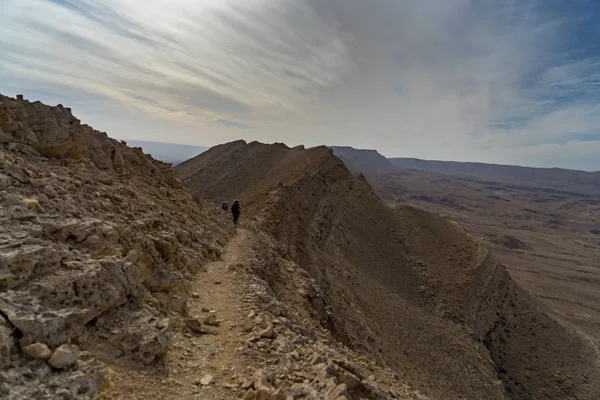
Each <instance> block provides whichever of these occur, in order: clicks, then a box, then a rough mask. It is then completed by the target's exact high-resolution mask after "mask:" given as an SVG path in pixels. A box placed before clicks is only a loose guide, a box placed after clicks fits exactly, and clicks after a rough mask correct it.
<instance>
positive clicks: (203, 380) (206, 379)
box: [200, 374, 213, 386]
mask: <svg viewBox="0 0 600 400" xmlns="http://www.w3.org/2000/svg"><path fill="white" fill-rule="evenodd" d="M212 381H213V376H212V375H211V374H206V375H204V376H203V377H202V378H201V379H200V384H201V385H202V386H208V385H210V384H211V382H212Z"/></svg>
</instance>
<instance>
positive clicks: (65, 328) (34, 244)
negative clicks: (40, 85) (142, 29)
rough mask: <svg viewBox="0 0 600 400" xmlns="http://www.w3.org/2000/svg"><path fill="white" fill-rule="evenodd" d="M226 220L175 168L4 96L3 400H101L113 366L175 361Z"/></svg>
mask: <svg viewBox="0 0 600 400" xmlns="http://www.w3.org/2000/svg"><path fill="white" fill-rule="evenodd" d="M223 222H224V221H222V219H220V218H218V217H216V216H214V215H213V214H212V212H210V211H208V210H206V209H203V208H202V207H201V205H200V204H199V202H198V201H197V200H196V199H195V198H193V196H192V195H191V193H190V192H189V191H187V190H185V189H183V188H182V187H181V183H180V181H179V180H178V179H177V178H176V176H175V175H174V173H173V171H172V170H171V168H170V166H169V165H168V164H164V163H161V162H158V161H156V160H153V159H152V158H151V157H149V156H147V155H145V154H144V153H143V152H142V151H141V150H140V149H136V148H130V147H128V146H126V144H125V143H123V142H118V141H116V140H113V139H110V138H108V137H107V135H106V134H105V133H101V132H98V131H95V130H93V129H92V128H90V127H89V126H87V125H81V124H80V122H79V120H77V119H76V118H75V117H73V115H72V114H71V113H70V110H69V109H67V108H64V107H62V106H58V107H49V106H45V105H43V104H41V103H39V102H35V103H30V102H28V101H26V100H22V99H12V98H8V97H4V96H0V226H2V229H1V232H0V397H2V398H10V399H20V398H23V399H30V398H56V396H72V397H61V398H78V399H79V398H90V399H92V398H96V383H97V381H98V379H99V378H100V376H101V375H102V371H103V369H104V368H103V362H104V363H108V364H119V365H132V366H136V365H137V366H144V365H149V364H152V363H155V362H156V361H157V360H159V359H161V358H162V357H163V356H164V354H165V353H166V351H167V349H168V347H169V344H170V340H171V328H172V320H171V318H170V316H171V314H172V313H179V314H185V312H186V302H187V294H186V293H187V282H188V281H189V279H190V277H191V276H192V274H193V273H195V272H196V271H198V270H199V269H200V268H201V267H202V265H203V264H204V263H205V260H207V259H215V258H217V257H218V256H219V254H220V245H219V243H223V242H224V240H225V239H226V238H227V236H228V230H227V229H226V228H225V227H224V225H223ZM48 359H49V360H48Z"/></svg>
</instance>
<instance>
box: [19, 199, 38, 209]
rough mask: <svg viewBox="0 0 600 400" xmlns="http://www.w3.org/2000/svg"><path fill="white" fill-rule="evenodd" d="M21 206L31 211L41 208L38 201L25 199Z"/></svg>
mask: <svg viewBox="0 0 600 400" xmlns="http://www.w3.org/2000/svg"><path fill="white" fill-rule="evenodd" d="M21 205H22V206H23V207H25V208H27V209H29V210H34V209H36V208H39V207H40V202H39V201H38V200H37V199H23V200H21Z"/></svg>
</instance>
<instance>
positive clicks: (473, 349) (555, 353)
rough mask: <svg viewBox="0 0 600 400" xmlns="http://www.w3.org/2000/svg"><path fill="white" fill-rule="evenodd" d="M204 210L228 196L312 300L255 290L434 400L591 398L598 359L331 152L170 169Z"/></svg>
mask: <svg viewBox="0 0 600 400" xmlns="http://www.w3.org/2000/svg"><path fill="white" fill-rule="evenodd" d="M178 171H179V172H180V173H181V175H182V177H183V180H184V183H186V184H187V185H188V186H190V187H191V188H192V190H194V191H195V193H196V194H199V195H202V196H206V197H208V198H211V199H213V200H215V201H221V200H223V199H225V198H232V197H238V198H239V199H240V200H241V202H242V207H243V210H244V211H243V214H242V221H248V220H249V219H253V221H255V223H257V224H258V225H259V227H260V229H261V230H262V231H263V232H266V233H267V234H268V235H270V236H272V237H273V238H274V239H275V240H276V243H277V253H278V255H279V256H280V257H283V258H285V259H286V260H288V261H290V262H293V263H296V264H298V265H299V266H301V267H302V268H303V270H304V271H306V273H307V274H308V276H309V277H310V278H311V279H312V280H313V281H314V283H315V287H316V288H317V289H318V291H317V293H316V294H315V293H311V292H302V293H296V294H294V289H293V287H290V285H293V283H294V282H293V280H291V282H290V279H289V273H290V272H289V271H286V270H285V269H278V268H277V267H276V266H273V268H271V269H270V270H268V271H263V272H262V273H263V274H264V277H265V279H266V280H267V281H268V282H269V283H270V285H271V287H273V288H274V290H275V291H276V292H277V293H278V295H279V297H280V298H281V299H283V300H284V301H287V302H288V303H296V304H306V305H307V306H309V308H310V310H311V312H312V316H313V317H314V318H318V319H319V320H320V322H321V325H322V326H324V327H326V328H328V329H329V330H330V331H331V332H333V334H334V336H335V337H336V338H337V339H338V340H341V341H342V342H344V343H345V344H346V345H347V346H349V347H351V348H353V349H357V350H359V351H361V352H363V353H364V354H367V355H369V356H370V357H374V358H376V359H377V360H378V361H379V362H380V363H381V364H382V365H388V366H390V367H391V368H392V369H394V370H395V371H396V372H397V373H398V374H399V375H400V377H401V379H404V380H406V381H407V382H410V383H411V384H414V385H415V386H417V387H418V388H420V389H422V390H424V391H425V392H426V393H427V394H430V395H431V396H432V397H434V398H444V399H451V398H452V399H454V398H486V399H493V398H498V399H501V398H506V397H510V398H515V399H533V398H549V399H567V398H568V399H594V398H596V397H597V396H598V392H596V391H595V390H596V388H593V387H592V386H591V383H593V381H594V378H595V375H594V373H596V372H597V370H596V366H595V364H594V362H595V359H596V355H595V352H594V349H593V347H592V346H591V345H590V343H589V342H588V341H586V340H585V338H582V337H580V336H579V335H578V334H577V333H576V332H571V331H569V330H568V329H567V328H565V327H563V326H562V325H561V324H560V323H559V322H558V321H556V320H554V319H553V318H551V317H549V316H548V315H547V314H546V313H545V312H544V311H543V308H542V307H540V306H539V305H538V304H537V303H536V302H535V301H534V300H532V299H531V298H530V297H529V296H528V295H527V294H526V293H525V292H524V291H522V290H521V289H520V288H519V287H518V286H517V285H516V284H515V283H514V282H513V281H512V279H511V278H510V276H509V275H508V273H507V272H506V270H505V268H504V267H503V266H502V265H500V264H498V263H497V262H496V261H495V260H494V258H493V257H492V256H491V254H489V253H488V252H487V251H486V249H485V248H483V247H481V246H480V245H478V244H477V243H476V242H475V241H474V240H473V239H472V238H471V237H470V235H469V234H468V233H467V232H466V231H465V230H464V229H462V227H460V225H458V224H457V223H456V221H452V220H443V219H441V218H439V217H437V216H435V215H433V214H428V213H426V212H423V211H419V210H416V209H410V208H403V207H400V208H399V209H392V208H390V207H388V206H387V205H385V204H384V203H383V202H382V201H381V200H380V199H379V198H378V197H377V196H376V195H375V194H374V193H373V191H372V189H371V187H370V186H369V185H368V184H367V183H366V181H365V179H364V177H362V176H353V175H352V174H351V173H350V172H349V171H348V170H347V168H346V167H345V166H344V164H343V163H342V162H341V161H340V160H339V159H338V158H336V157H335V156H333V154H332V152H331V150H329V149H327V148H325V147H318V148H313V149H308V150H305V149H303V148H294V149H289V148H287V147H286V146H284V145H281V144H275V145H264V144H260V143H256V142H254V143H250V144H245V143H244V142H234V143H231V144H227V145H221V146H218V147H216V148H214V149H211V150H209V151H208V152H206V153H203V154H201V155H200V156H198V157H195V158H194V159H192V160H189V161H187V162H185V163H183V164H182V165H181V166H180V167H178Z"/></svg>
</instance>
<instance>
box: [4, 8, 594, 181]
mask: <svg viewBox="0 0 600 400" xmlns="http://www.w3.org/2000/svg"><path fill="white" fill-rule="evenodd" d="M599 89H600V2H599V1H597V0H564V1H558V0H403V1H402V0H369V1H365V0H327V1H325V0H170V1H163V0H0V93H2V94H4V95H9V96H14V95H16V94H17V93H19V94H21V93H22V94H24V95H25V97H26V98H27V99H30V100H41V101H42V102H44V103H47V104H53V105H54V104H59V103H60V104H64V105H65V106H70V107H72V109H73V112H74V114H75V115H76V116H77V117H78V118H79V119H81V120H82V121H83V122H84V123H87V124H89V125H91V126H93V127H94V128H96V129H98V130H101V131H106V132H107V133H108V134H109V135H110V136H112V137H115V138H123V139H139V140H150V141H162V142H172V143H181V144H192V145H200V146H204V145H208V146H211V145H215V144H218V143H222V142H227V141H231V140H236V139H240V138H243V139H246V140H247V141H252V140H258V141H261V142H267V143H272V142H284V143H286V144H288V145H289V146H295V145H298V144H304V145H306V146H315V145H320V144H326V145H347V146H353V147H356V148H368V149H377V150H378V151H379V152H380V153H382V154H383V155H385V156H388V157H417V158H425V159H439V160H457V161H479V162H493V163H501V164H518V165H528V166H544V167H552V166H557V167H563V168H573V169H584V170H600V96H599V95H598V93H599V92H600V90H599Z"/></svg>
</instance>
